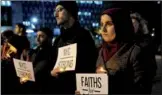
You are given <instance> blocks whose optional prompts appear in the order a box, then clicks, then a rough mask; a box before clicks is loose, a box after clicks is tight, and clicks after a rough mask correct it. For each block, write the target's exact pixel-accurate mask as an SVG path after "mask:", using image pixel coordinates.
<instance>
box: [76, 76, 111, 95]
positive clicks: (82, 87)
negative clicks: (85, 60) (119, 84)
mask: <svg viewBox="0 0 162 95" xmlns="http://www.w3.org/2000/svg"><path fill="white" fill-rule="evenodd" d="M76 80H77V81H76V83H77V91H80V94H83V95H85V94H90V95H91V94H98V95H100V94H108V76H107V74H76Z"/></svg>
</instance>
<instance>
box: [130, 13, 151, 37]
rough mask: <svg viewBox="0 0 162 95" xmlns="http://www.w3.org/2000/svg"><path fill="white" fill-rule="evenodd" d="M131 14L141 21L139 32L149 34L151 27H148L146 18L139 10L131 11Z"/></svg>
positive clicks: (133, 17)
mask: <svg viewBox="0 0 162 95" xmlns="http://www.w3.org/2000/svg"><path fill="white" fill-rule="evenodd" d="M130 16H131V18H132V19H136V20H137V21H138V23H139V28H138V31H137V33H139V34H148V33H149V31H148V30H149V29H148V27H147V26H148V22H147V21H146V20H145V19H144V18H142V16H141V15H140V14H139V13H137V12H135V13H131V14H130ZM144 27H147V28H144Z"/></svg>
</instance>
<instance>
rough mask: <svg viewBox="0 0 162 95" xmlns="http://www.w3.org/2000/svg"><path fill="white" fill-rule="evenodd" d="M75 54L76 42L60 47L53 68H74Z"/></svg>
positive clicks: (68, 69) (67, 69)
mask: <svg viewBox="0 0 162 95" xmlns="http://www.w3.org/2000/svg"><path fill="white" fill-rule="evenodd" d="M76 56H77V44H76V43H75V44H70V45H67V46H64V47H60V48H59V50H58V57H57V61H56V65H55V67H54V69H55V68H57V67H58V68H61V69H63V70H64V71H71V70H75V66H76Z"/></svg>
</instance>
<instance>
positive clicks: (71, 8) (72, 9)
mask: <svg viewBox="0 0 162 95" xmlns="http://www.w3.org/2000/svg"><path fill="white" fill-rule="evenodd" d="M57 5H61V6H63V7H64V8H65V9H66V10H67V11H68V12H69V13H70V14H71V15H72V17H74V19H75V20H77V19H78V6H77V3H76V2H75V1H60V2H58V3H57V4H56V6H57Z"/></svg>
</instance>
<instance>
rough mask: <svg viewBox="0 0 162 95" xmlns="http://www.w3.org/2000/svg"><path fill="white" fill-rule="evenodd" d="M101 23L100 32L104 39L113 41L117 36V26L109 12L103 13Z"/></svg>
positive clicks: (108, 41)
mask: <svg viewBox="0 0 162 95" xmlns="http://www.w3.org/2000/svg"><path fill="white" fill-rule="evenodd" d="M100 24H101V26H100V27H101V30H100V32H101V35H102V38H103V40H104V41H105V42H107V43H110V42H112V41H113V40H114V39H115V37H116V33H115V26H114V24H113V21H112V19H111V17H110V16H108V15H107V14H104V15H102V16H101V21H100Z"/></svg>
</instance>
